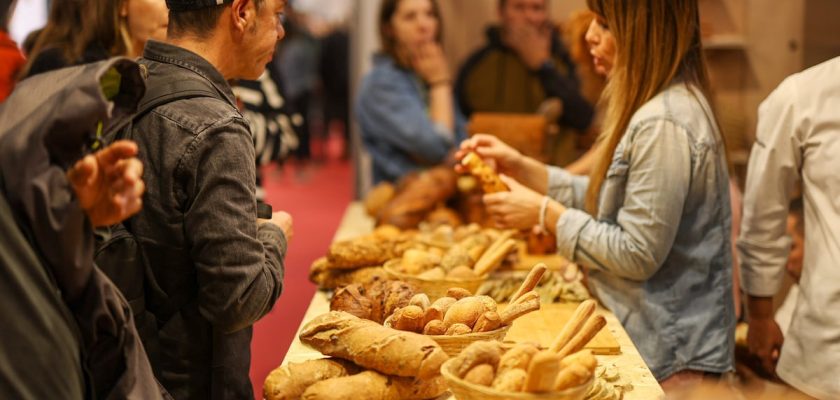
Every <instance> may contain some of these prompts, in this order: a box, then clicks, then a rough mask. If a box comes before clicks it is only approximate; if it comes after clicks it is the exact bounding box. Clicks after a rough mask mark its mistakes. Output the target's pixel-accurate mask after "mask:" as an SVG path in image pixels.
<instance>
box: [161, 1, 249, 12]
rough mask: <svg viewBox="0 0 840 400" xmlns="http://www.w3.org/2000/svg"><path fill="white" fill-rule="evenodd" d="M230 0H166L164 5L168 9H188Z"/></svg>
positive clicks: (210, 5) (211, 5) (218, 4)
mask: <svg viewBox="0 0 840 400" xmlns="http://www.w3.org/2000/svg"><path fill="white" fill-rule="evenodd" d="M231 1H233V0H166V6H167V7H169V10H170V11H190V10H200V9H202V8H207V7H215V6H220V5H222V4H225V3H230V2H231Z"/></svg>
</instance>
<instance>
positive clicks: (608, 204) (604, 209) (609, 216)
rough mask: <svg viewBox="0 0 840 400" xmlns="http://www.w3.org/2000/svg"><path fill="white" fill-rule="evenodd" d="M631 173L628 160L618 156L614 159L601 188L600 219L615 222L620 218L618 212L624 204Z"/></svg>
mask: <svg viewBox="0 0 840 400" xmlns="http://www.w3.org/2000/svg"><path fill="white" fill-rule="evenodd" d="M629 172H630V163H629V161H628V160H626V159H624V158H622V157H620V156H617V157H616V158H614V159H613V162H612V164H611V165H610V168H609V169H608V170H607V176H606V178H605V179H604V186H603V187H602V188H601V200H600V206H599V207H598V210H599V211H598V217H599V218H598V219H601V220H603V219H606V220H610V221H615V220H616V219H617V217H618V210H619V209H620V208H621V206H622V205H623V204H624V195H625V191H626V188H627V176H628V174H629Z"/></svg>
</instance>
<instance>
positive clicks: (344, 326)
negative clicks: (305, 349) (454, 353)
mask: <svg viewBox="0 0 840 400" xmlns="http://www.w3.org/2000/svg"><path fill="white" fill-rule="evenodd" d="M300 340H301V342H303V343H304V344H307V345H309V346H311V347H313V348H315V349H316V350H318V351H320V352H321V353H323V354H326V355H330V356H334V357H339V358H343V359H346V360H350V361H353V362H354V363H356V364H357V365H359V366H362V367H365V368H368V369H374V370H376V371H379V372H382V373H385V374H388V375H397V376H406V377H419V378H430V377H434V376H437V375H438V374H439V373H440V366H441V364H443V362H444V361H446V360H447V359H448V358H449V357H448V356H447V355H446V353H444V351H443V350H442V349H441V348H440V346H439V345H438V344H437V343H436V342H435V341H434V340H432V339H431V338H429V337H427V336H423V335H420V334H416V333H411V332H401V331H398V330H395V329H390V328H386V327H384V326H382V325H379V324H377V323H375V322H372V321H368V320H363V319H359V318H357V317H355V316H353V315H350V314H348V313H345V312H340V311H332V312H329V313H327V314H323V315H321V316H318V317H316V318H315V319H313V320H312V321H310V322H309V323H307V324H306V325H305V326H304V327H303V330H302V331H301V334H300Z"/></svg>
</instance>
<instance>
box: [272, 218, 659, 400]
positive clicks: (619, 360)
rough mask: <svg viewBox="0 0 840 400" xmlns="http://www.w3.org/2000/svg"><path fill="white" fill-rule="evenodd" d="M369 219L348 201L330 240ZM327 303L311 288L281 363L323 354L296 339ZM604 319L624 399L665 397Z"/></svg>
mask: <svg viewBox="0 0 840 400" xmlns="http://www.w3.org/2000/svg"><path fill="white" fill-rule="evenodd" d="M373 225H374V224H373V220H371V219H370V218H369V217H368V216H367V215H366V214H365V211H364V207H363V206H362V205H361V204H360V203H358V202H354V203H351V204H350V206H348V207H347V211H346V212H345V214H344V218H343V219H342V221H341V225H340V226H339V228H338V231H337V232H336V234H335V237H334V240H336V241H337V240H344V239H350V238H353V237H356V236H360V235H364V234H366V233H369V232H371V230H373ZM329 308H330V304H329V300H328V299H327V294H326V293H325V292H323V291H318V292H315V296H314V297H313V298H312V302H311V303H310V304H309V308H308V309H307V310H306V315H304V317H303V321H302V323H301V326H300V327H298V332H297V334H296V335H295V339H294V341H293V342H292V344H291V346H289V351H288V352H287V353H286V357H285V358H284V359H283V365H286V364H288V363H297V362H302V361H306V360H312V359H317V358H323V357H324V356H323V355H322V354H321V353H319V352H318V351H316V350H313V349H312V348H310V347H308V346H305V345H304V344H303V343H301V342H300V339H298V336H299V335H300V330H301V329H302V328H303V325H304V324H305V323H306V322H308V321H310V320H312V319H313V318H315V317H316V316H318V315H321V314H324V313H326V312H328V311H329ZM601 312H602V313H603V314H604V316H605V317H606V319H607V329H609V331H610V332H611V333H612V334H613V336H615V338H616V340H617V341H618V343H619V345H620V346H621V354H620V355H615V356H597V357H598V360H599V361H600V362H601V363H603V364H615V366H616V367H618V369H619V371H620V374H621V376H622V378H623V380H626V381H629V382H632V384H633V390H631V391H629V392H626V393H625V394H624V399H625V400H656V399H662V398H664V397H665V394H664V392H663V391H662V388H661V387H660V386H659V383H657V382H656V379H654V377H653V374H652V373H651V372H650V369H648V367H647V365H645V362H644V361H643V360H642V357H641V356H640V355H639V351H638V350H636V347H635V346H634V345H633V342H632V341H631V340H630V337H629V336H628V335H627V332H626V331H625V330H624V328H623V327H622V326H621V323H620V322H618V319H617V318H616V317H615V315H613V314H612V313H611V312H609V311H607V310H601ZM452 398H453V397H452V396H451V395H449V394H447V395H444V396H442V397H441V399H439V400H443V399H452Z"/></svg>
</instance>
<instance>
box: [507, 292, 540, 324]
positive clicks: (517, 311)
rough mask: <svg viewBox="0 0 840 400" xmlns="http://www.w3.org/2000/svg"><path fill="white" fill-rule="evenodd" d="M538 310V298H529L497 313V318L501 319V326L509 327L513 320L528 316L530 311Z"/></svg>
mask: <svg viewBox="0 0 840 400" xmlns="http://www.w3.org/2000/svg"><path fill="white" fill-rule="evenodd" d="M539 309H540V298H539V297H536V298H529V299H527V300H524V301H520V302H519V303H516V304H510V305H508V306H507V307H505V309H504V310H503V311H502V312H501V313H499V316H500V317H502V325H510V324H511V323H512V322H513V320H515V319H517V318H519V317H521V316H523V315H525V314H528V313H529V312H531V311H536V310H539Z"/></svg>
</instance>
